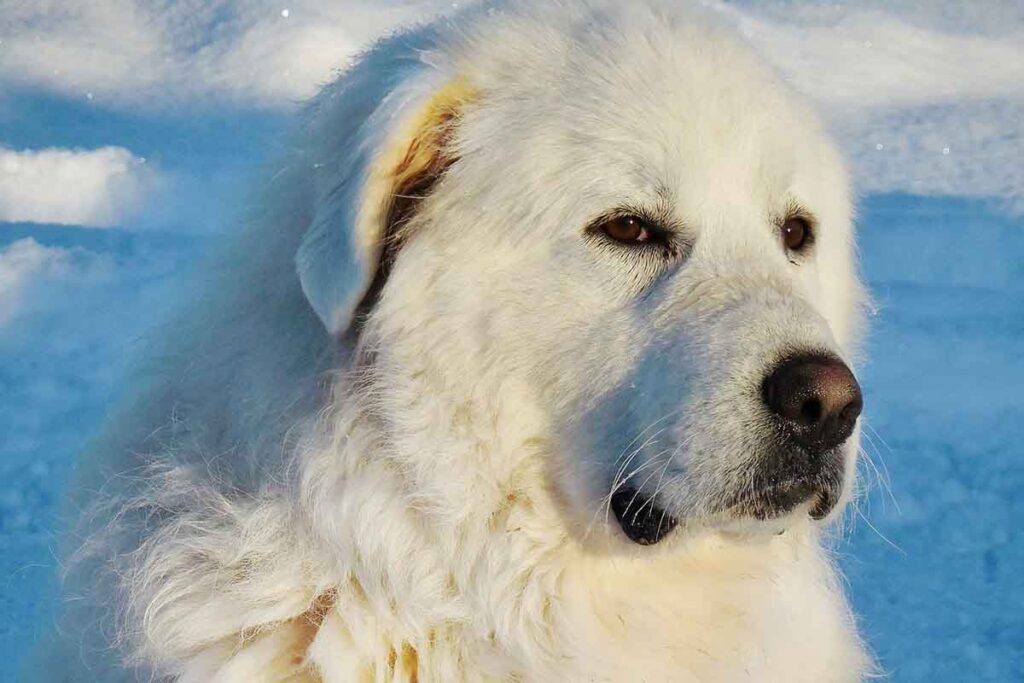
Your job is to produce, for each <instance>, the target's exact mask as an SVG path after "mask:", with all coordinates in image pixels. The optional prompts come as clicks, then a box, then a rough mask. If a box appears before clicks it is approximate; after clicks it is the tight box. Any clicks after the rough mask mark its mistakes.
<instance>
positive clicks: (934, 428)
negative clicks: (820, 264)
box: [0, 195, 1024, 683]
mask: <svg viewBox="0 0 1024 683" xmlns="http://www.w3.org/2000/svg"><path fill="white" fill-rule="evenodd" d="M859 224H860V229H861V252H862V262H863V268H864V271H865V273H866V275H867V279H868V281H869V283H870V285H871V288H872V292H873V295H874V298H875V302H876V308H877V310H876V313H875V314H874V315H873V316H872V317H871V336H870V338H869V341H868V344H867V346H866V349H865V351H866V357H867V362H866V364H865V365H864V366H863V368H862V369H861V375H862V380H863V384H864V388H865V394H866V397H867V405H868V410H867V417H866V420H867V427H866V428H865V432H866V438H865V450H866V451H867V452H868V454H869V455H870V456H871V458H872V459H873V461H874V462H875V466H876V467H877V470H878V472H879V474H877V475H876V474H875V470H874V469H872V468H871V467H870V466H865V467H864V468H863V469H864V471H865V472H866V473H867V475H868V476H867V480H870V483H872V487H871V489H870V491H869V492H868V494H867V495H865V496H864V497H863V498H862V499H861V502H860V504H859V510H860V513H859V514H855V515H851V520H850V524H851V526H852V531H851V532H850V533H849V534H848V535H847V536H848V538H847V542H846V543H844V544H842V545H841V546H840V547H839V554H840V557H841V562H842V565H843V567H844V570H845V573H846V575H847V577H848V581H849V584H850V591H851V594H852V597H853V602H854V605H855V607H856V610H857V612H858V614H859V615H860V619H861V623H862V627H863V630H864V633H865V636H866V637H867V639H868V641H869V643H870V644H871V646H872V648H873V649H874V650H875V651H876V652H877V653H878V655H879V658H880V660H881V662H882V665H883V666H884V668H885V669H886V670H887V671H888V672H889V673H890V674H891V679H892V680H893V681H898V682H903V681H906V682H908V683H916V682H921V683H923V682H926V681H927V682H929V683H934V682H941V681H950V682H953V681H956V682H959V681H965V680H971V681H991V682H993V683H995V682H999V683H1003V682H1009V681H1021V680H1024V655H1022V653H1024V616H1022V611H1024V610H1022V607H1024V571H1022V570H1024V542H1022V541H1024V539H1022V531H1021V525H1022V522H1024V496H1022V495H1021V492H1022V491H1024V465H1022V462H1021V446H1020V444H1022V443H1024V403H1022V401H1021V397H1022V387H1024V219H1022V218H1019V217H1018V218H1015V217H1012V216H1010V215H1008V214H1006V213H1004V212H1002V211H1001V210H1000V209H999V208H998V207H996V206H994V205H992V204H990V203H988V202H984V201H972V200H961V199H935V198H930V199H929V198H919V197H910V196H903V195H883V196H873V197H868V198H867V199H866V200H865V201H864V202H863V205H862V207H861V214H860V218H859ZM26 238H28V239H32V240H35V241H36V242H37V243H38V244H39V245H41V246H44V247H48V248H56V249H62V250H66V251H67V253H68V254H71V255H72V259H71V264H72V265H71V270H70V271H69V272H66V273H64V274H63V275H62V276H61V277H55V278H51V279H49V280H46V281H44V282H42V283H41V284H39V285H38V286H35V287H34V288H33V289H32V290H31V292H30V293H31V300H30V301H28V302H27V305H26V307H25V308H24V310H20V311H19V312H18V313H17V314H16V316H15V318H13V319H12V320H11V321H9V322H8V324H6V325H5V326H2V327H0V396H3V398H2V399H0V434H3V438H0V681H7V680H13V679H14V676H15V674H14V672H15V671H16V661H17V659H18V656H19V655H20V654H22V653H24V652H25V651H26V650H27V648H28V647H29V646H30V644H31V642H32V641H33V640H34V639H35V637H36V636H37V635H38V634H40V633H41V632H43V631H44V630H45V629H46V628H47V627H48V625H49V623H50V619H51V614H52V613H51V607H52V606H51V603H50V598H51V596H52V594H53V575H54V571H55V568H56V563H55V560H54V557H53V552H52V549H53V546H54V539H53V536H52V525H53V521H54V517H55V514H56V511H57V509H58V506H59V501H60V488H61V485H62V483H63V481H64V479H65V476H66V474H67V473H68V471H69V467H70V464H71V462H72V461H73V459H74V458H75V456H76V453H77V452H78V451H79V449H80V447H81V445H82V442H83V439H84V438H85V436H86V435H87V433H88V431H89V430H90V429H91V428H93V427H94V425H95V424H96V423H97V422H98V421H100V420H101V419H102V417H103V415H104V414H105V412H106V411H107V410H108V408H109V407H110V405H111V402H112V400H113V399H114V397H115V396H116V395H117V392H118V387H119V383H120V381H121V378H122V373H123V371H124V368H125V359H126V358H127V356H128V355H129V354H130V353H131V351H132V348H133V345H134V344H135V343H137V339H138V337H139V335H140V334H141V333H142V332H143V331H144V330H145V329H146V328H147V327H148V326H149V325H151V324H152V323H153V321H154V320H155V319H157V318H158V317H159V316H160V314H161V312H162V311H164V310H166V307H167V304H168V302H169V301H170V300H172V299H173V298H174V296H175V295H176V294H177V290H178V287H179V286H180V285H179V283H180V280H181V278H182V276H183V273H184V272H185V271H186V269H187V268H188V267H189V266H190V265H191V264H194V263H195V262H196V260H197V259H198V258H199V257H200V256H201V255H202V254H204V253H205V252H206V251H208V250H209V245H210V244H211V242H212V240H211V239H210V238H203V237H199V236H197V235H191V236H189V235H181V234H168V233H154V232H128V231H122V230H84V229H79V228H59V227H53V226H34V225H0V250H3V249H4V248H6V247H7V246H9V245H10V244H12V243H14V242H15V241H17V240H21V239H26ZM862 516H863V517H862Z"/></svg>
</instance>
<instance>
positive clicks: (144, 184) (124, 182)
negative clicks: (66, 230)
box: [0, 147, 160, 227]
mask: <svg viewBox="0 0 1024 683" xmlns="http://www.w3.org/2000/svg"><path fill="white" fill-rule="evenodd" d="M159 185H160V177H159V173H158V172H157V171H155V170H154V169H152V168H150V167H149V166H147V165H146V163H145V160H144V159H142V158H139V157H136V156H135V155H133V154H132V153H131V152H129V151H128V150H126V149H124V148H122V147H103V148H100V149H96V150H69V149H60V148H51V149H42V150H25V151H15V150H11V149H7V148H5V147H0V221H24V222H36V223H63V224H72V225H86V226H95V227H104V226H109V225H114V224H117V223H118V222H120V221H123V220H125V219H126V218H128V217H130V216H132V215H133V214H134V213H136V212H137V211H138V210H139V209H140V208H141V207H142V205H143V203H144V200H145V199H146V198H147V196H148V195H149V194H150V193H151V192H152V191H153V190H155V189H156V188H157V187H158V186H159Z"/></svg>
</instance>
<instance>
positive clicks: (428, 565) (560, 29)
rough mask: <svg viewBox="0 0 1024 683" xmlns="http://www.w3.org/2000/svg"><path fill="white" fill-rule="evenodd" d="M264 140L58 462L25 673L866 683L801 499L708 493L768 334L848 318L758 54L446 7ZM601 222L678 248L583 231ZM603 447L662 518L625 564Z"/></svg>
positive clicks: (699, 41) (806, 178)
mask: <svg viewBox="0 0 1024 683" xmlns="http://www.w3.org/2000/svg"><path fill="white" fill-rule="evenodd" d="M455 82H457V83H461V84H464V85H465V87H467V88H468V89H469V90H470V91H471V92H472V93H473V96H472V98H471V100H470V101H469V102H468V103H467V104H466V105H465V110H464V111H462V112H461V115H460V117H459V120H458V124H457V130H456V131H455V134H454V137H453V139H452V140H450V144H451V146H452V150H453V153H454V154H455V156H457V157H458V161H456V162H455V163H454V164H453V165H452V166H451V167H450V168H449V169H448V171H447V173H446V174H445V175H444V177H443V178H442V179H441V181H440V183H439V184H438V185H437V186H436V187H435V189H434V190H433V192H431V194H430V196H429V197H428V198H427V199H426V200H424V201H423V202H422V203H421V204H420V206H419V208H418V210H417V212H416V214H415V216H414V217H413V219H412V220H411V222H410V223H409V224H408V226H407V229H408V233H409V234H410V235H411V236H410V237H409V238H408V239H407V240H406V241H405V244H404V246H403V247H402V249H401V251H400V252H399V256H398V260H397V262H396V265H395V267H394V270H393V272H392V273H391V275H390V278H389V280H388V283H387V285H386V288H385V290H384V292H383V295H382V297H381V298H380V300H379V302H378V303H377V305H376V306H375V308H374V309H373V312H372V314H371V317H370V319H369V320H368V321H367V322H366V324H365V325H364V326H363V327H362V329H360V330H358V334H356V333H355V332H352V331H350V330H349V326H350V323H351V316H352V313H353V310H354V308H355V304H356V303H357V302H358V300H359V299H360V297H361V296H362V293H363V291H364V290H365V288H366V287H367V286H368V283H369V281H370V280H371V279H372V277H373V272H374V267H375V261H376V249H377V245H378V240H379V239H380V230H381V227H380V222H381V213H382V211H383V207H384V206H385V205H386V202H387V197H386V194H387V187H386V178H387V170H388V168H389V164H393V163H395V162H396V160H398V159H400V157H401V154H402V152H403V150H404V149H405V147H404V146H405V144H406V143H407V142H408V141H407V140H406V139H405V137H404V136H406V135H407V134H408V131H409V130H410V127H411V126H414V124H415V121H416V118H417V116H419V115H420V114H421V113H422V110H423V108H424V107H425V106H427V103H429V102H430V100H431V97H433V96H434V95H435V94H436V93H437V92H439V90H441V89H443V88H444V87H445V86H446V84H451V83H455ZM294 148H295V151H294V153H293V154H292V155H291V156H290V157H289V158H288V159H287V160H286V161H285V162H284V163H283V164H282V166H281V168H280V169H278V170H277V171H276V172H275V173H274V176H273V178H272V180H270V181H269V182H268V184H267V186H266V187H265V188H264V190H263V195H264V196H265V197H266V201H265V202H264V203H263V205H262V209H260V211H258V212H256V214H255V215H254V218H253V220H252V221H251V224H250V225H249V226H248V228H247V229H246V230H245V231H244V232H243V233H242V234H241V236H240V237H239V238H238V240H237V241H236V243H235V244H234V245H233V248H232V249H230V250H228V252H227V254H226V255H225V256H224V257H223V258H222V259H221V260H219V261H217V262H215V263H214V264H212V265H211V266H210V267H209V269H208V272H209V273H210V277H209V278H208V279H209V282H207V283H205V284H203V285H202V286H201V287H200V288H199V290H198V293H197V294H196V296H195V297H193V298H192V299H190V304H189V306H188V307H187V310H186V311H185V312H183V313H182V315H180V316H179V317H178V318H177V319H176V320H175V321H174V322H173V323H171V324H168V325H167V326H166V327H165V328H164V329H163V330H161V331H160V332H159V337H160V341H158V342H154V343H153V352H152V356H153V360H152V361H151V362H150V363H149V364H148V366H147V368H145V369H143V370H140V372H139V374H138V376H137V378H136V379H135V380H134V384H133V391H132V396H131V398H130V399H129V400H128V401H126V404H125V407H124V408H123V409H122V410H121V411H120V413H119V414H118V415H116V416H115V417H114V418H113V419H112V420H111V423H110V425H109V427H108V429H107V430H106V432H105V434H104V436H103V437H101V438H100V439H99V440H98V441H97V443H96V445H95V447H94V449H93V450H94V456H93V462H94V465H90V468H89V471H87V472H85V473H83V474H82V476H81V482H80V484H79V485H78V492H77V493H76V494H75V498H74V501H75V502H74V505H75V506H76V508H77V509H80V510H81V519H82V520H84V521H82V522H81V523H80V524H79V526H78V527H77V530H76V532H75V534H74V537H73V544H74V545H75V546H77V548H76V549H75V550H74V552H73V556H72V560H71V575H70V578H69V583H68V595H69V597H70V600H69V610H68V616H67V618H66V619H65V622H64V625H63V631H62V634H61V636H60V638H58V639H57V642H55V644H54V645H53V646H52V648H53V650H52V651H51V652H50V653H49V654H50V655H52V656H51V657H50V659H51V660H53V661H52V666H53V668H51V669H50V671H51V672H57V671H60V673H51V674H50V680H58V679H60V680H116V679H118V678H125V679H135V678H142V679H145V678H146V677H147V676H150V675H155V676H168V677H171V678H172V679H173V678H175V677H177V680H180V681H190V682H191V681H225V682H228V681H256V680H266V681H313V680H323V681H327V682H335V681H353V680H360V681H362V680H380V681H383V680H413V679H418V680H420V681H457V680H467V681H474V680H484V679H490V680H522V681H603V680H610V681H641V680H644V681H669V680H671V681H701V682H705V683H706V682H708V681H740V680H750V681H780V682H787V683H789V682H797V681H814V682H815V683H821V682H822V681H856V680H860V679H861V678H862V677H863V676H864V675H866V674H867V673H868V672H869V668H870V659H869V657H868V656H867V655H866V654H865V651H864V650H863V648H862V646H861V644H860V642H859V640H858V637H857V635H856V630H855V624H854V621H853V618H852V616H851V613H850V610H849V608H848V607H847V605H846V602H845V600H844V597H843V595H842V590H841V586H840V585H839V584H840V582H839V579H838V577H837V574H836V571H835V568H834V567H833V565H832V563H831V561H830V558H829V556H828V553H827V551H826V550H825V548H824V546H823V540H822V530H821V528H820V526H819V525H818V524H817V523H813V522H811V521H810V520H809V518H808V517H807V515H806V514H805V513H806V509H805V508H804V509H801V510H799V511H798V512H797V513H795V514H793V515H791V516H789V517H786V518H785V519H783V520H779V521H776V522H774V523H762V522H754V521H745V520H738V519H732V518H730V517H729V515H728V514H727V513H724V512H722V511H721V510H718V509H717V508H715V507H714V501H716V500H719V499H720V498H721V496H722V495H723V493H724V492H725V491H726V488H727V487H731V488H730V489H729V490H732V489H735V488H737V487H742V486H743V485H744V482H743V481H742V478H743V472H745V471H746V470H745V469H744V468H745V467H747V466H748V464H749V461H750V458H751V455H750V453H751V452H752V449H754V450H756V444H754V443H753V441H752V439H754V438H755V437H754V436H752V435H751V433H750V430H749V429H748V428H747V425H748V423H749V420H748V417H749V414H751V411H753V410H754V407H753V402H752V401H750V400H749V396H748V394H749V393H750V389H749V387H750V386H753V385H754V384H755V383H756V378H757V377H759V376H761V375H762V374H763V373H764V371H765V369H766V368H768V367H769V366H770V364H771V363H772V362H773V361H774V360H776V359H777V358H778V357H779V356H780V355H781V354H783V353H785V352H786V351H787V349H791V348H796V347H813V348H825V349H828V350H831V351H832V352H834V353H837V354H840V355H842V356H843V357H846V358H849V357H850V354H851V353H852V346H853V344H854V343H855V338H856V327H857V319H856V318H857V315H856V308H857V305H858V301H859V299H860V296H861V290H860V286H859V284H858V282H857V278H856V272H855V271H856V269H855V265H854V259H853V251H852V250H853V247H852V228H851V219H850V207H849V199H848V197H847V190H846V187H847V181H846V176H845V173H844V171H843V168H842V165H841V162H840V161H839V159H838V158H837V155H836V153H835V152H834V151H833V148H832V147H831V145H830V144H829V142H828V140H827V139H826V137H825V136H824V134H823V133H822V132H821V130H820V128H819V126H818V124H817V123H816V120H815V119H814V117H813V116H812V115H810V114H809V113H808V112H807V111H805V110H804V108H803V106H802V105H801V104H800V103H799V102H797V101H796V99H795V98H794V97H793V96H792V95H791V94H790V93H789V92H788V91H787V90H786V89H785V87H784V86H783V85H782V84H781V83H780V82H779V81H778V80H777V79H776V78H775V77H774V76H773V75H772V74H771V73H770V72H767V71H766V70H765V69H764V68H763V67H762V66H761V65H760V64H759V62H758V59H757V57H756V56H754V55H752V54H750V53H749V52H748V51H747V50H746V48H745V47H744V46H742V45H740V44H739V43H738V42H737V40H736V39H735V38H734V37H733V36H731V35H729V34H728V32H726V31H724V30H723V29H722V28H720V27H718V26H717V25H715V24H714V22H713V21H711V20H709V19H708V18H707V17H705V16H704V15H703V14H702V13H701V12H700V11H699V10H696V9H694V8H693V7H690V6H689V5H687V4H685V3H682V2H669V1H668V0H665V1H655V0H645V1H644V2H628V3H626V2H615V1H613V0H606V1H602V0H586V1H582V0H581V1H579V2H568V1H558V2H541V1H539V0H538V1H535V2H521V3H514V4H512V5H510V6H505V5H494V6H487V7H482V8H476V9H473V10H470V11H468V12H464V13H462V14H460V15H458V16H456V17H455V18H454V19H452V20H444V21H443V22H441V23H439V24H438V25H435V26H428V27H424V28H421V29H417V30H415V31H412V32H409V33H405V34H402V35H399V36H396V37H393V38H390V39H388V40H386V41H384V42H382V43H381V44H379V45H378V46H377V47H376V48H375V49H374V50H373V51H371V52H370V53H368V54H367V55H366V56H365V58H364V60H363V61H362V62H361V63H360V64H359V65H357V66H356V67H354V68H353V70H352V71H350V72H349V73H348V74H347V75H345V76H343V77H342V78H341V79H340V80H339V81H338V82H336V83H334V84H333V85H330V86H328V87H327V88H326V89H325V90H324V92H323V93H322V94H321V95H320V96H319V97H318V98H317V100H316V101H315V102H314V103H313V105H312V107H311V108H310V111H309V115H308V119H307V125H306V126H305V128H304V129H303V132H302V134H301V135H300V136H299V139H298V140H297V141H296V143H295V145H294ZM382 169H383V170H382ZM793 201H799V202H800V203H801V204H802V205H803V206H805V207H806V208H807V209H808V210H809V211H811V212H812V213H813V214H814V215H815V217H816V218H817V220H818V222H819V230H818V238H817V242H816V243H815V245H814V250H813V253H812V254H811V256H810V257H808V258H807V259H805V260H802V261H801V262H799V263H796V264H794V263H791V261H790V258H788V257H787V255H786V253H785V252H784V250H783V249H782V247H781V245H780V244H779V240H778V235H777V232H776V229H775V228H774V227H773V220H774V219H775V217H777V216H778V215H779V214H780V213H783V212H784V211H785V210H786V207H787V206H788V205H789V204H790V203H792V202H793ZM620 206H630V207H636V206H642V207H647V208H649V209H651V210H652V211H659V212H661V213H662V214H664V215H666V216H667V217H668V218H669V219H670V220H671V221H672V222H673V224H674V225H676V226H678V229H679V230H680V231H681V232H682V233H683V234H685V235H686V238H687V240H689V242H690V243H692V248H691V249H690V250H689V253H688V254H687V255H686V258H685V259H679V260H678V262H675V263H672V264H668V265H664V264H659V263H656V262H642V263H641V262H635V263H634V262H631V261H629V260H628V259H629V258H631V257H628V256H624V255H623V254H621V253H619V252H616V251H614V250H612V249H609V248H608V247H607V245H605V246H601V245H599V244H597V243H596V242H595V241H594V240H593V239H592V238H588V237H587V236H586V235H584V234H583V230H584V228H585V226H586V225H588V224H589V223H590V222H591V221H592V220H594V219H595V218H596V217H598V216H600V215H602V214H603V213H605V212H607V211H609V210H612V209H615V208H616V207H620ZM355 340H358V341H355ZM609 425H614V429H613V428H610V427H609ZM636 439H642V440H643V441H644V443H645V444H648V445H649V444H650V443H652V442H653V441H655V440H657V439H662V440H664V444H665V449H664V450H662V451H658V452H655V451H653V450H651V449H650V448H649V449H648V450H645V451H643V452H640V449H636V450H637V452H638V453H639V455H637V456H636V457H637V458H639V459H637V460H636V461H635V463H636V465H639V464H641V463H648V464H650V465H651V469H652V470H653V465H654V464H658V463H660V462H661V461H657V460H656V459H657V457H661V458H662V459H663V460H664V462H665V463H666V465H665V466H666V468H669V466H671V471H672V474H671V475H670V476H669V477H668V480H667V481H662V482H658V487H659V491H660V492H661V493H662V494H663V495H664V496H666V498H667V499H668V500H670V501H671V505H672V506H673V508H672V509H673V511H674V512H675V513H676V514H677V515H678V516H679V517H680V520H681V521H680V525H679V528H677V529H676V530H675V531H674V532H673V533H672V534H671V535H670V536H669V537H668V538H666V539H665V541H663V542H662V543H661V544H659V545H657V546H654V547H640V546H635V545H632V544H630V543H629V542H628V541H627V540H626V539H625V537H624V535H623V534H622V532H621V530H620V529H619V528H618V527H617V526H616V524H615V521H614V520H613V519H609V518H608V516H607V510H606V508H605V507H604V502H605V496H606V494H607V493H608V484H609V481H610V479H609V478H610V477H613V475H614V469H615V468H616V467H619V466H620V462H621V456H622V454H623V453H624V452H625V450H624V447H625V449H628V448H630V447H631V444H633V443H637V441H636ZM645 447H646V446H645ZM652 448H653V447H652ZM848 451H849V453H848V460H849V467H848V469H849V470H850V471H851V472H852V467H853V465H852V463H853V458H854V454H855V452H856V443H855V440H854V442H853V443H850V444H849V445H848ZM666 453H668V454H669V455H668V457H667V458H666V456H665V454H666ZM665 471H669V470H668V469H666V470H663V475H664V472H665ZM652 486H653V484H652ZM849 486H850V483H849V481H848V482H847V489H849ZM780 531H784V533H781V534H779V533H778V532H780ZM101 660H105V661H108V662H109V663H108V664H103V663H101Z"/></svg>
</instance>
